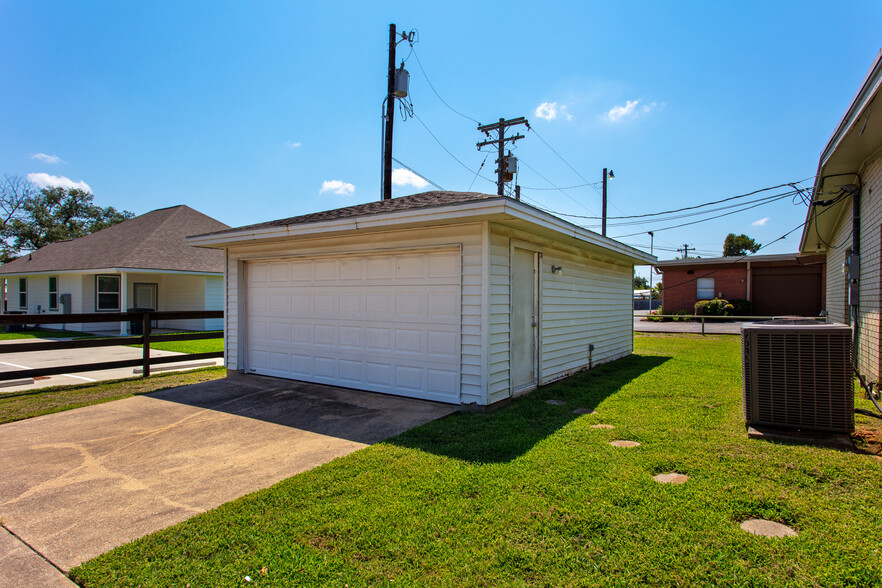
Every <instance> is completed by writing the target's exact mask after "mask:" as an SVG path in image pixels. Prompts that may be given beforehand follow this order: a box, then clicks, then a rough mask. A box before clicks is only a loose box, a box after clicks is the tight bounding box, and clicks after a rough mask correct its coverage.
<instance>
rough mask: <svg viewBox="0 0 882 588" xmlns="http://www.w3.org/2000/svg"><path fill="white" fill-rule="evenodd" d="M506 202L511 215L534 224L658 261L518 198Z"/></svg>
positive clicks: (637, 257)
mask: <svg viewBox="0 0 882 588" xmlns="http://www.w3.org/2000/svg"><path fill="white" fill-rule="evenodd" d="M506 204H507V205H508V209H507V210H506V213H508V214H509V215H510V216H514V217H516V218H519V219H522V220H525V221H528V222H531V223H533V224H536V225H539V226H543V227H545V228H549V229H552V230H554V231H556V232H558V233H562V234H564V235H567V236H569V237H573V238H574V239H577V240H579V241H582V242H584V243H587V244H589V245H594V246H596V247H600V248H602V249H607V250H610V251H614V252H615V253H618V254H619V255H623V256H625V257H628V258H630V259H631V260H632V261H635V262H638V263H641V264H645V265H654V264H655V263H656V262H657V261H658V258H657V257H656V256H655V255H650V254H648V253H646V252H644V251H640V250H639V249H634V248H633V247H629V246H628V245H625V244H624V243H620V242H619V241H616V240H615V239H611V238H609V237H604V236H603V235H600V234H598V233H595V232H594V231H589V230H588V229H585V228H582V227H580V226H578V225H574V224H573V223H571V222H569V221H565V220H563V219H561V218H558V217H556V216H554V215H551V214H548V213H547V212H542V211H541V210H536V209H535V208H533V207H530V206H524V205H523V204H521V203H519V202H517V201H516V200H512V201H511V202H507V203H506Z"/></svg>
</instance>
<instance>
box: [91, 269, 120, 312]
mask: <svg viewBox="0 0 882 588" xmlns="http://www.w3.org/2000/svg"><path fill="white" fill-rule="evenodd" d="M95 281H96V286H95V310H119V276H96V277H95Z"/></svg>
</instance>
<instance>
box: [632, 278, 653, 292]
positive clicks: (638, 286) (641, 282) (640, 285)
mask: <svg viewBox="0 0 882 588" xmlns="http://www.w3.org/2000/svg"><path fill="white" fill-rule="evenodd" d="M647 288H649V281H648V280H647V279H646V278H644V277H643V276H638V275H635V276H634V289H635V290H646V289H647Z"/></svg>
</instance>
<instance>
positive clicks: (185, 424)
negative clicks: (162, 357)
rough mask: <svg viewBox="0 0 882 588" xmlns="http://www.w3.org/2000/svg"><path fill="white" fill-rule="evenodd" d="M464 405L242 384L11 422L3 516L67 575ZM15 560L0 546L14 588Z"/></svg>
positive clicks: (4, 442) (265, 381)
mask: <svg viewBox="0 0 882 588" xmlns="http://www.w3.org/2000/svg"><path fill="white" fill-rule="evenodd" d="M458 410H459V407H458V406H454V405H444V404H438V403H434V402H427V401H421V400H413V399H409V398H399V397H395V396H389V395H383V394H373V393H370V392H358V391H354V390H346V389H340V388H332V387H328V386H320V385H315V384H306V383H302V382H292V381H288V380H279V379H275V378H266V377H261V376H233V377H230V378H226V379H222V380H214V381H211V382H205V383H202V384H195V385H192V386H184V387H181V388H176V389H172V390H165V391H162V392H157V393H154V394H150V395H146V396H137V397H133V398H126V399H124V400H118V401H114V402H108V403H106V404H100V405H96V406H88V407H85V408H80V409H77V410H71V411H67V412H62V413H58V414H52V415H46V416H42V417H37V418H33V419H28V420H24V421H19V422H15V423H9V424H6V425H2V426H0V447H2V448H3V450H2V451H0V472H3V474H2V476H0V519H2V521H3V526H4V527H6V528H7V529H9V530H10V531H11V532H12V533H14V534H15V535H16V536H17V537H18V538H20V540H21V542H22V544H26V545H28V546H30V547H32V548H33V551H34V552H35V553H36V552H39V553H40V554H42V555H43V556H45V558H46V559H47V560H48V561H50V562H52V564H54V565H55V566H57V567H58V568H60V569H62V570H69V569H70V568H71V567H74V566H76V565H77V564H79V563H81V562H83V561H86V560H88V559H91V558H93V557H95V556H97V555H99V554H101V553H104V552H105V551H108V550H110V549H112V548H113V547H116V546H118V545H122V544H124V543H127V542H129V541H132V540H134V539H136V538H138V537H141V536H143V535H146V534H148V533H151V532H153V531H157V530H159V529H162V528H165V527H168V526H170V525H173V524H175V523H178V522H180V521H183V520H185V519H187V518H190V517H192V516H194V515H196V514H198V513H201V512H204V511H206V510H208V509H211V508H215V507H217V506H219V505H221V504H223V503H225V502H228V501H230V500H233V499H235V498H238V497H239V496H242V495H244V494H247V493H249V492H253V491H255V490H259V489H261V488H265V487H267V486H270V485H272V484H274V483H276V482H278V481H280V480H283V479H285V478H288V477H290V476H292V475H294V474H297V473H300V472H303V471H305V470H309V469H312V468H314V467H316V466H317V465H320V464H322V463H325V462H327V461H330V460H332V459H334V458H336V457H339V456H343V455H346V454H348V453H350V452H352V451H355V450H357V449H360V448H362V447H365V446H366V445H370V444H372V443H376V442H378V441H381V440H382V439H385V438H387V437H390V436H393V435H397V434H399V433H401V432H403V431H405V430H407V429H410V428H412V427H415V426H418V425H420V424H423V423H425V422H428V421H431V420H434V419H438V418H441V417H443V416H446V415H448V414H451V413H454V412H456V411H458ZM5 539H6V540H7V542H8V540H9V538H8V537H6V538H5ZM13 547H14V542H13ZM4 551H6V552H8V553H10V554H11V555H10V556H9V557H4V554H3V552H4ZM18 551H20V549H19V550H18ZM15 552H16V550H15V549H4V548H3V545H2V544H0V583H2V584H3V585H5V586H6V585H16V583H15V582H14V581H12V580H11V578H13V577H14V574H15V571H14V569H12V565H13V563H14V562H16V561H19V562H20V561H22V557H20V556H21V553H18V556H16V553H15ZM59 576H60V574H59ZM19 579H20V578H19ZM7 580H8V581H7ZM21 585H33V584H28V583H23V584H21Z"/></svg>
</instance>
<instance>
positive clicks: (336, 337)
mask: <svg viewBox="0 0 882 588" xmlns="http://www.w3.org/2000/svg"><path fill="white" fill-rule="evenodd" d="M460 275H461V271H460V252H459V250H458V249H444V250H435V249H432V250H429V251H416V252H414V251H411V252H401V253H384V254H357V255H343V256H332V257H315V258H309V259H303V258H297V259H284V260H267V261H250V262H247V263H246V266H245V276H246V277H245V279H246V293H245V295H246V315H247V319H246V339H247V342H246V349H247V350H248V352H247V356H246V369H247V370H248V371H249V372H251V373H256V374H264V375H268V376H277V377H282V378H291V379H295V380H304V381H308V382H318V383H321V384H332V385H337V386H346V387H349V388H357V389H361V390H371V391H374V392H386V393H389V394H398V395H402V396H411V397H414V398H424V399H427V400H437V401H440V402H451V403H459V384H460V322H461V318H460V317H461V314H460Z"/></svg>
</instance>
